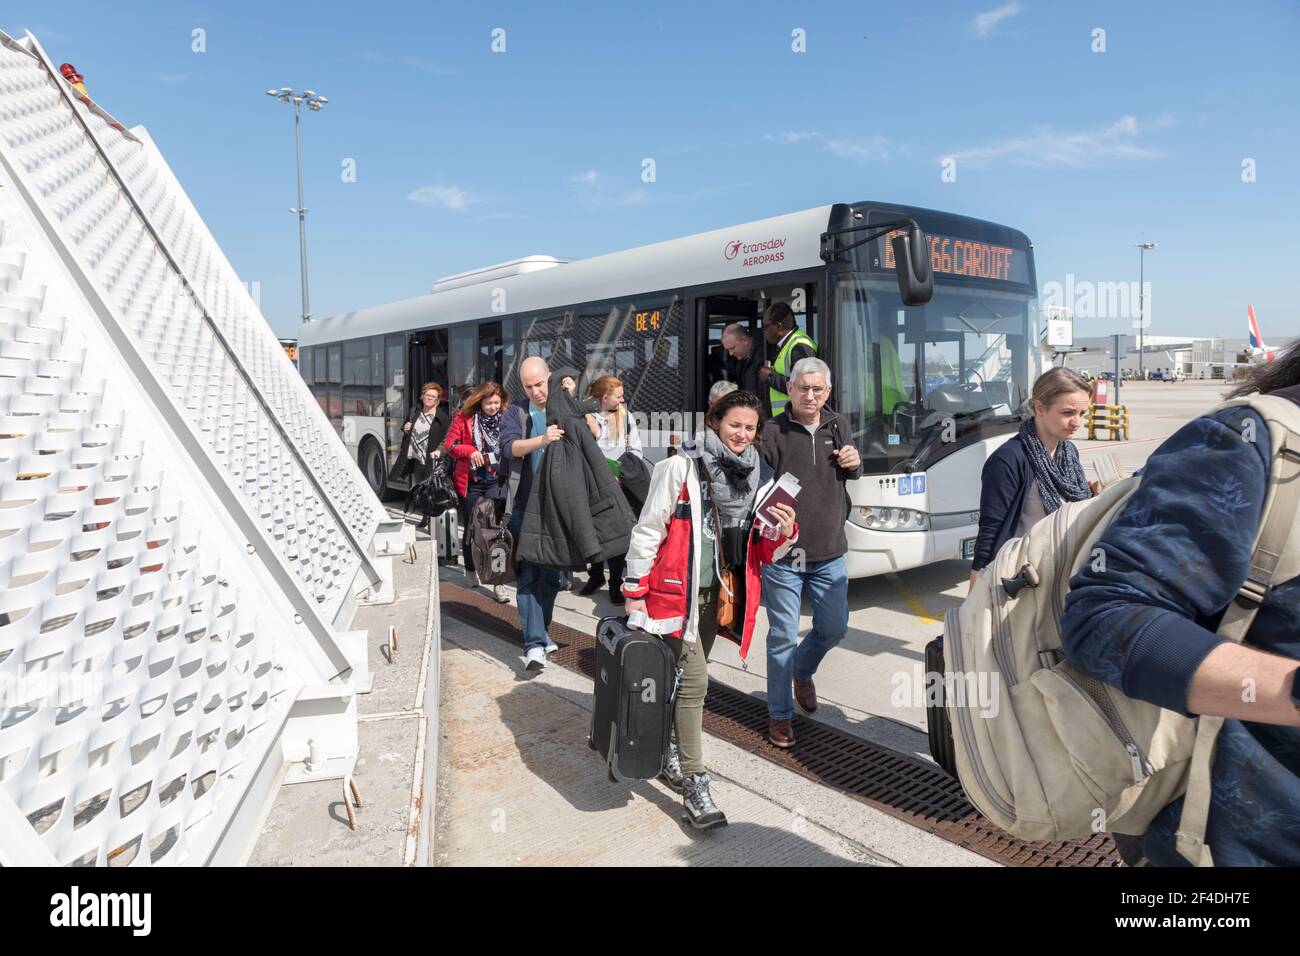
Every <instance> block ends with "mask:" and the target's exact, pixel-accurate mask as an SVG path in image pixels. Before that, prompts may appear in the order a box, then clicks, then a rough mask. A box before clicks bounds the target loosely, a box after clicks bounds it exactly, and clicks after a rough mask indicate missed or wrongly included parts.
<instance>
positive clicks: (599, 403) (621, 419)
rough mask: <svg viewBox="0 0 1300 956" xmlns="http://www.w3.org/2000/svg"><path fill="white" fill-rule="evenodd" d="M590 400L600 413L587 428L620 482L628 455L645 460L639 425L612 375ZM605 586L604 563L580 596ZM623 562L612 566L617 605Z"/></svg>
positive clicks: (591, 390) (594, 568)
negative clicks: (625, 456) (622, 467)
mask: <svg viewBox="0 0 1300 956" xmlns="http://www.w3.org/2000/svg"><path fill="white" fill-rule="evenodd" d="M587 397H588V398H590V399H591V400H592V401H594V402H595V403H596V408H597V411H594V412H590V413H588V414H587V427H588V428H590V429H591V433H592V435H594V436H595V437H596V445H597V447H598V448H600V450H601V452H602V453H604V455H605V458H606V460H607V461H610V462H612V463H614V464H612V465H611V468H613V470H614V473H615V474H616V475H618V476H619V477H620V480H621V477H622V475H621V466H618V465H617V463H618V460H619V459H620V458H622V457H623V456H624V455H625V454H627V453H628V452H631V453H632V454H634V455H636V456H637V457H638V458H644V457H645V456H644V453H643V450H642V448H641V435H640V434H639V433H638V432H637V428H636V421H635V420H634V419H633V417H632V415H631V413H630V412H628V410H627V406H626V405H625V404H624V392H623V382H622V380H621V379H619V378H616V377H615V376H613V375H602V376H601V377H600V378H598V379H596V380H595V381H593V382H592V383H591V385H589V386H588V387H587ZM604 584H605V562H604V561H597V562H595V563H594V564H592V565H591V567H590V568H588V577H587V583H586V584H584V585H583V586H582V589H581V590H580V591H579V592H578V593H579V594H581V595H582V596H584V597H587V596H590V595H592V594H595V593H596V592H597V591H599V590H600V588H601V586H602V585H604ZM622 584H623V559H622V558H612V559H610V562H609V599H610V601H612V602H613V603H614V604H616V605H620V606H621V605H622V604H623V591H622Z"/></svg>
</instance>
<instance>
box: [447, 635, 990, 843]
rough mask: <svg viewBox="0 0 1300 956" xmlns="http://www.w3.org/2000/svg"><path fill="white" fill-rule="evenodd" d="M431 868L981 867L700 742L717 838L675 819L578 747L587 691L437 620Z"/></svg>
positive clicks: (750, 758) (581, 683)
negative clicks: (533, 671) (724, 820)
mask: <svg viewBox="0 0 1300 956" xmlns="http://www.w3.org/2000/svg"><path fill="white" fill-rule="evenodd" d="M442 681H443V685H442V688H443V689H442V747H441V765H440V767H439V793H438V801H439V802H438V824H437V832H436V836H435V846H436V862H437V864H438V865H476V866H477V865H486V866H502V865H505V866H509V865H521V866H528V865H560V866H569V865H588V864H591V865H606V866H609V865H616V866H683V865H687V866H713V865H728V864H731V865H736V864H740V865H747V866H840V865H849V864H865V865H897V864H903V863H905V864H909V865H922V864H931V865H963V866H964V865H977V866H978V865H986V866H987V865H992V864H991V863H990V862H989V861H988V860H986V859H984V858H982V857H979V856H977V855H975V854H973V853H970V852H969V851H966V850H963V849H960V848H959V847H956V846H954V845H953V844H951V843H948V842H946V841H944V840H942V839H940V838H938V837H935V836H933V835H931V834H928V833H925V832H923V831H921V830H919V829H917V828H915V827H912V826H909V825H908V824H906V823H903V822H901V821H899V820H896V819H894V818H893V817H890V816H888V815H886V814H883V813H880V812H879V811H877V810H874V809H872V808H871V807H868V806H866V805H864V804H862V803H860V802H858V801H856V800H853V799H852V798H849V797H847V796H845V795H843V794H841V793H839V792H837V791H834V790H831V789H829V788H826V787H823V786H821V785H819V784H816V783H814V782H812V781H810V780H807V779H806V778H804V777H801V776H799V775H798V774H795V773H792V772H791V771H788V770H785V769H783V768H781V767H778V766H776V765H774V764H771V763H770V762H768V761H766V760H764V759H762V758H761V757H758V756H755V755H753V754H750V753H746V752H744V751H742V750H740V749H739V748H737V747H734V746H732V745H730V744H727V743H724V742H723V741H721V740H719V739H717V738H715V737H713V736H711V735H707V734H706V736H705V744H704V747H705V757H706V760H707V762H708V764H709V768H710V772H711V774H712V775H713V778H714V787H713V790H714V798H715V800H716V801H717V802H718V805H719V806H720V807H721V808H722V810H723V811H724V812H725V813H726V814H727V817H728V821H729V825H728V826H727V827H726V828H725V829H718V830H713V831H710V832H706V833H699V832H696V831H694V830H693V829H691V827H690V826H689V825H688V824H686V823H684V822H682V821H681V820H680V817H681V811H682V798H681V797H680V796H678V795H676V794H674V793H673V792H672V791H671V790H669V789H668V788H667V787H666V786H664V785H663V784H662V783H660V782H658V781H641V782H633V783H613V782H611V781H609V779H608V777H607V776H606V773H605V769H604V766H603V764H602V762H601V761H600V759H599V758H598V757H597V755H596V754H595V753H594V752H593V751H592V750H590V749H589V748H588V746H587V743H586V741H587V729H588V724H589V722H590V719H591V718H590V713H591V711H590V709H591V681H590V679H589V678H586V677H583V676H582V675H580V674H576V673H574V672H572V671H569V670H566V669H564V668H561V667H558V666H555V665H552V666H550V667H548V668H546V670H545V671H543V672H541V673H540V674H538V675H536V676H529V675H527V674H525V673H524V672H523V671H522V670H521V668H520V657H519V651H518V648H516V647H514V646H512V645H509V644H506V643H505V642H504V641H502V640H500V639H499V638H496V637H493V636H489V635H486V634H483V633H482V632H479V631H477V630H475V629H473V628H470V627H467V626H465V625H463V624H461V623H459V622H457V621H454V620H450V619H448V620H445V621H444V629H443V671H442Z"/></svg>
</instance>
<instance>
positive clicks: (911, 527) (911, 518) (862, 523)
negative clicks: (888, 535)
mask: <svg viewBox="0 0 1300 956" xmlns="http://www.w3.org/2000/svg"><path fill="white" fill-rule="evenodd" d="M849 520H850V521H851V522H853V523H854V524H855V525H857V526H858V527H859V528H866V529H868V530H870V531H924V530H925V529H926V528H927V527H928V526H929V523H930V520H929V515H927V514H926V513H925V512H924V511H912V510H911V509H909V508H875V507H857V508H852V509H850V511H849Z"/></svg>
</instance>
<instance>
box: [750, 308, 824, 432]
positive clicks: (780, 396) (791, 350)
mask: <svg viewBox="0 0 1300 956" xmlns="http://www.w3.org/2000/svg"><path fill="white" fill-rule="evenodd" d="M763 337H764V338H765V339H767V343H768V346H769V354H770V353H771V352H773V351H774V352H775V353H776V358H775V359H773V360H772V364H771V366H764V367H763V368H761V369H759V371H758V377H759V380H760V381H761V382H763V383H764V384H765V385H767V401H768V403H769V405H770V408H769V409H768V415H769V416H771V417H772V418H775V417H776V416H777V415H780V414H781V413H782V412H783V411H785V409H786V406H787V405H789V404H790V395H789V394H788V393H789V391H790V383H789V381H788V376H789V374H790V370H791V369H792V368H794V366H795V363H796V362H798V361H799V360H800V359H805V358H816V357H817V343H816V342H814V341H813V340H812V338H811V337H810V336H809V335H808V333H807V332H805V331H803V329H800V328H798V326H797V325H796V324H795V319H794V309H792V308H790V306H789V305H787V304H786V303H784V302H774V303H772V304H771V305H769V306H768V307H767V309H766V311H764V312H763Z"/></svg>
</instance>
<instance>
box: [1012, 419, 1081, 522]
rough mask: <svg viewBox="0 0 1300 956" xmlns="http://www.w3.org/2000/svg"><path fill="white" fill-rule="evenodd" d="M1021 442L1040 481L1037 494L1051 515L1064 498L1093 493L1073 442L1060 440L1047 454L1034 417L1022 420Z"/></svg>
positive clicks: (1078, 498)
mask: <svg viewBox="0 0 1300 956" xmlns="http://www.w3.org/2000/svg"><path fill="white" fill-rule="evenodd" d="M1020 442H1021V444H1023V445H1024V446H1025V454H1027V455H1028V456H1029V467H1030V468H1032V469H1033V470H1034V478H1035V479H1037V481H1038V497H1040V498H1041V499H1042V500H1043V510H1044V511H1046V512H1047V513H1048V514H1049V515H1050V514H1051V513H1052V512H1054V511H1055V510H1056V509H1057V508H1059V507H1061V504H1062V499H1065V500H1066V501H1083V500H1084V499H1085V498H1091V497H1092V489H1091V488H1089V487H1088V476H1087V475H1085V474H1084V473H1083V465H1082V464H1081V463H1080V461H1079V450H1078V449H1077V448H1075V447H1074V442H1071V441H1060V442H1057V444H1056V454H1055V455H1053V456H1051V457H1048V454H1047V449H1046V448H1045V447H1043V441H1042V439H1041V438H1039V437H1038V429H1036V428H1035V427H1034V420H1033V419H1032V418H1027V419H1025V420H1024V421H1023V422H1021V423H1020Z"/></svg>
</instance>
